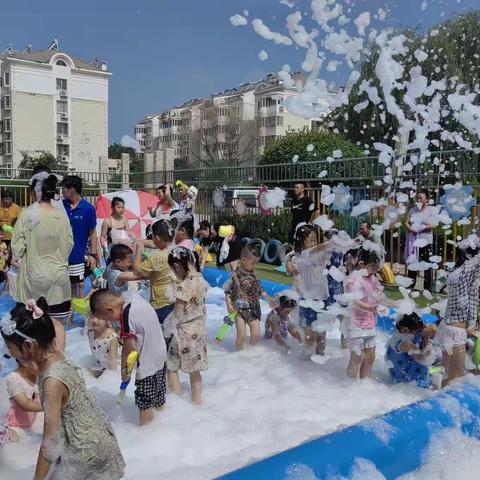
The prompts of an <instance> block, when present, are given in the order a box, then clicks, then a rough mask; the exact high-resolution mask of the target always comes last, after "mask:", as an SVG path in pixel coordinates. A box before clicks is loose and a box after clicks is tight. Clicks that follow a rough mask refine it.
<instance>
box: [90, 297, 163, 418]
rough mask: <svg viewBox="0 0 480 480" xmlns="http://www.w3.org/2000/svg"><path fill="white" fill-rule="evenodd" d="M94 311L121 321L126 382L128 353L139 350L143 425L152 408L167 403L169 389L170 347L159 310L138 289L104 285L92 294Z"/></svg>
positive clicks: (137, 400)
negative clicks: (120, 290)
mask: <svg viewBox="0 0 480 480" xmlns="http://www.w3.org/2000/svg"><path fill="white" fill-rule="evenodd" d="M90 311H91V312H92V315H95V316H97V317H99V318H103V319H104V320H107V321H108V322H120V337H121V338H122V339H123V348H122V358H121V366H122V368H121V374H122V382H127V381H129V380H130V374H129V373H128V372H127V370H126V366H127V357H128V355H129V354H130V353H131V352H133V351H136V352H137V353H138V361H137V373H136V377H135V405H137V407H138V409H139V411H140V425H145V424H147V423H149V422H151V421H152V420H153V410H152V408H160V407H161V406H162V405H164V403H165V392H166V369H165V361H166V359H167V351H166V347H165V340H164V339H163V334H162V328H161V327H160V323H159V322H158V318H157V314H156V313H155V310H154V309H153V307H152V306H151V305H150V304H149V303H148V302H147V301H145V300H144V299H143V298H142V297H141V296H140V295H138V294H137V293H135V292H124V293H123V294H122V295H117V294H115V293H112V292H111V291H109V290H106V289H103V290H97V291H96V292H94V293H93V295H92V296H91V297H90Z"/></svg>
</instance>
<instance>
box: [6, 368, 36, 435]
mask: <svg viewBox="0 0 480 480" xmlns="http://www.w3.org/2000/svg"><path fill="white" fill-rule="evenodd" d="M5 383H6V385H7V392H8V396H9V398H10V402H11V404H12V406H11V408H10V410H9V412H8V417H7V418H8V425H9V427H12V428H30V427H31V426H32V425H33V423H34V422H35V419H36V418H37V413H38V412H42V411H43V408H42V405H41V404H40V397H39V393H38V386H37V374H36V372H35V371H34V370H32V369H31V368H29V367H28V366H26V365H22V364H21V363H19V366H18V368H17V369H16V370H15V371H14V372H12V373H10V374H8V376H7V378H6V380H5Z"/></svg>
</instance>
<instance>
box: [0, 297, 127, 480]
mask: <svg viewBox="0 0 480 480" xmlns="http://www.w3.org/2000/svg"><path fill="white" fill-rule="evenodd" d="M47 309H48V305H47V303H46V301H45V299H43V298H41V299H39V300H38V303H35V301H31V302H29V304H28V305H27V306H24V305H19V306H17V307H15V308H14V309H13V310H12V311H11V316H10V317H9V318H8V317H7V318H6V319H4V321H3V323H2V327H1V334H2V337H3V339H4V340H5V343H6V345H7V347H8V349H9V351H10V353H11V355H12V356H13V357H14V358H16V359H17V360H18V361H19V362H20V363H22V364H25V365H28V366H30V367H32V368H36V370H38V372H39V380H38V385H39V390H40V399H41V401H42V405H43V406H44V410H45V416H44V428H43V440H42V445H41V447H40V451H39V454H38V461H37V467H36V470H35V479H36V480H42V479H45V478H47V476H48V478H50V479H65V478H95V479H102V480H107V479H108V480H111V479H120V478H122V477H123V474H124V467H125V463H124V461H123V458H122V454H121V453H120V449H119V448H118V444H117V439H116V438H115V434H114V432H113V430H112V427H111V425H110V423H109V421H108V419H107V416H106V415H105V413H104V412H103V410H102V409H101V408H100V407H99V406H98V405H97V403H96V401H95V400H94V398H93V396H92V395H91V394H90V392H89V391H88V390H87V387H86V385H85V381H84V380H83V378H82V377H81V376H80V374H79V372H78V368H77V367H76V366H75V365H73V363H72V362H70V360H67V359H66V358H65V357H64V356H63V355H62V354H61V353H58V352H57V351H55V349H54V348H53V341H54V339H55V329H54V327H53V323H52V320H51V318H50V317H49V315H48V314H47V313H45V312H47Z"/></svg>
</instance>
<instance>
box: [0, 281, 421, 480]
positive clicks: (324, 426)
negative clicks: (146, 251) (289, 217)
mask: <svg viewBox="0 0 480 480" xmlns="http://www.w3.org/2000/svg"><path fill="white" fill-rule="evenodd" d="M262 307H263V309H264V312H263V313H264V315H265V314H266V313H267V312H268V309H267V308H266V304H265V303H263V302H262ZM225 313H226V309H225V306H224V300H223V291H222V290H221V289H219V288H211V289H210V290H209V292H208V305H207V329H208V361H209V369H208V371H206V372H203V373H202V377H203V385H204V386H203V398H204V404H203V406H201V407H194V406H192V404H191V403H190V401H189V392H188V378H187V377H186V376H184V375H183V376H182V377H181V380H182V386H183V389H184V393H183V395H182V397H181V398H177V397H174V396H173V395H171V394H168V395H167V404H166V406H165V409H164V411H162V412H161V413H159V414H156V417H155V420H154V422H153V424H151V425H150V426H147V427H146V428H142V429H140V428H139V427H138V426H137V421H138V419H137V417H138V412H137V410H136V408H135V406H134V404H133V398H132V397H133V388H132V387H130V388H129V389H128V391H127V400H126V402H125V404H124V406H123V407H117V406H116V404H115V399H116V395H117V392H118V388H119V384H120V374H119V372H118V371H117V372H107V373H105V374H104V375H102V377H100V378H99V379H94V378H92V377H91V376H90V375H89V373H88V372H87V371H86V370H85V368H86V367H87V365H88V364H89V354H90V352H89V347H88V341H87V339H86V338H85V337H83V336H82V334H81V331H80V329H76V330H73V331H70V332H69V333H68V343H67V355H68V356H69V357H71V358H72V359H73V360H74V361H75V362H76V363H77V364H78V365H80V366H81V367H83V368H84V375H85V377H86V379H87V385H88V387H89V388H90V390H91V391H92V392H93V394H94V395H95V396H96V398H97V399H98V401H99V402H100V404H101V405H102V407H103V408H104V409H105V410H106V411H107V413H108V415H109V416H110V418H111V419H112V420H113V426H114V429H115V432H116V434H117V437H118V440H119V443H120V448H121V450H122V453H123V455H124V457H125V460H126V463H127V470H126V478H132V479H136V478H141V479H142V480H153V479H157V478H159V477H161V478H175V479H176V480H187V479H192V478H195V479H196V480H202V479H210V478H213V477H216V476H218V475H221V474H223V473H226V472H228V471H231V470H233V469H236V468H239V467H241V466H242V465H245V464H246V463H248V462H251V461H253V460H259V459H261V458H265V457H267V456H269V455H272V454H274V453H277V452H279V451H281V450H285V449H287V448H291V447H293V446H296V445H298V444H300V443H302V442H304V441H306V440H309V439H311V438H314V437H318V436H320V435H323V434H325V433H328V432H330V431H333V430H335V429H336V428H338V427H339V426H340V425H350V424H353V423H356V422H359V421H361V420H365V419H368V418H370V417H372V416H374V415H378V414H381V413H384V412H387V411H390V410H392V409H394V408H398V407H400V406H402V405H405V404H407V403H410V402H412V401H415V400H418V399H421V398H424V397H425V396H427V395H429V393H428V392H427V391H425V390H422V389H418V388H416V387H412V386H410V385H395V386H393V385H391V384H390V383H389V378H388V371H387V366H386V364H385V363H384V361H383V353H384V345H385V337H384V336H382V335H380V336H379V340H378V344H377V361H376V362H375V367H374V378H375V381H368V382H359V383H352V382H349V381H347V380H346V375H345V371H346V365H347V362H348V353H347V352H346V351H344V350H341V349H340V333H339V332H338V331H333V332H328V334H327V336H328V340H327V352H326V353H327V355H328V356H329V357H330V358H329V360H328V362H327V363H326V365H317V364H315V363H313V362H311V361H305V360H303V359H302V352H301V349H300V347H298V346H294V348H293V350H292V354H291V355H288V356H287V355H284V354H282V353H281V352H280V351H279V350H277V349H276V347H275V345H274V342H267V341H264V342H262V343H261V344H260V345H258V346H257V347H254V348H249V347H247V348H245V350H244V351H242V352H239V353H237V352H235V351H234V330H233V329H232V330H231V331H230V333H229V334H228V335H227V337H226V338H225V340H224V341H223V342H222V344H221V345H219V346H217V345H215V344H214V337H215V334H216V332H217V330H218V328H219V327H220V325H221V323H222V319H223V317H224V315H225ZM262 328H263V326H262ZM287 392H288V393H287ZM318 392H321V395H319V394H318ZM352 402H353V403H352ZM353 405H354V408H353ZM252 406H253V407H254V408H252ZM41 430H42V421H41V415H39V417H38V420H37V422H36V424H35V428H34V431H33V432H21V438H20V441H19V442H17V443H16V444H14V443H12V444H8V445H6V446H5V447H4V448H2V449H0V452H1V453H0V454H3V457H2V458H1V459H0V465H1V467H0V477H1V478H8V479H9V480H21V479H22V480H23V479H24V478H32V477H33V471H34V468H35V462H36V456H37V453H38V447H39V444H40V440H41ZM273 438H274V439H275V441H273V440H272V439H273ZM303 471H304V475H307V471H306V470H303ZM291 478H292V479H293V478H295V477H294V476H293V477H291ZM298 478H302V477H298ZM304 478H309V477H308V476H307V477H304ZM310 478H312V477H310ZM313 478H314V477H313Z"/></svg>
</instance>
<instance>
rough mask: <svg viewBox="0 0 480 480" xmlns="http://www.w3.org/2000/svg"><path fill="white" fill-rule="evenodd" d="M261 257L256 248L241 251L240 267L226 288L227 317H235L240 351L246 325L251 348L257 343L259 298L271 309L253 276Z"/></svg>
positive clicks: (269, 299) (237, 347)
mask: <svg viewBox="0 0 480 480" xmlns="http://www.w3.org/2000/svg"><path fill="white" fill-rule="evenodd" d="M260 258H261V255H260V252H259V250H258V248H256V247H255V246H252V245H246V246H245V247H243V250H242V254H241V256H240V264H239V266H238V267H237V269H236V270H235V271H234V272H233V273H232V276H231V278H230V279H229V280H228V281H227V283H226V284H225V287H224V290H225V301H226V304H227V309H228V313H237V316H236V318H235V328H236V330H237V340H236V342H235V347H236V349H237V350H242V348H243V344H244V342H245V336H246V325H248V327H249V329H250V345H255V344H257V343H258V341H259V340H260V320H261V318H262V312H261V310H260V297H261V296H262V297H264V298H265V299H266V300H267V301H268V302H269V303H271V304H272V305H273V301H272V299H271V298H270V297H269V296H268V295H267V294H266V292H265V291H264V290H263V288H262V287H261V285H260V280H259V279H258V277H257V276H256V275H255V272H254V268H255V265H256V264H257V263H258V262H259V261H260Z"/></svg>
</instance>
